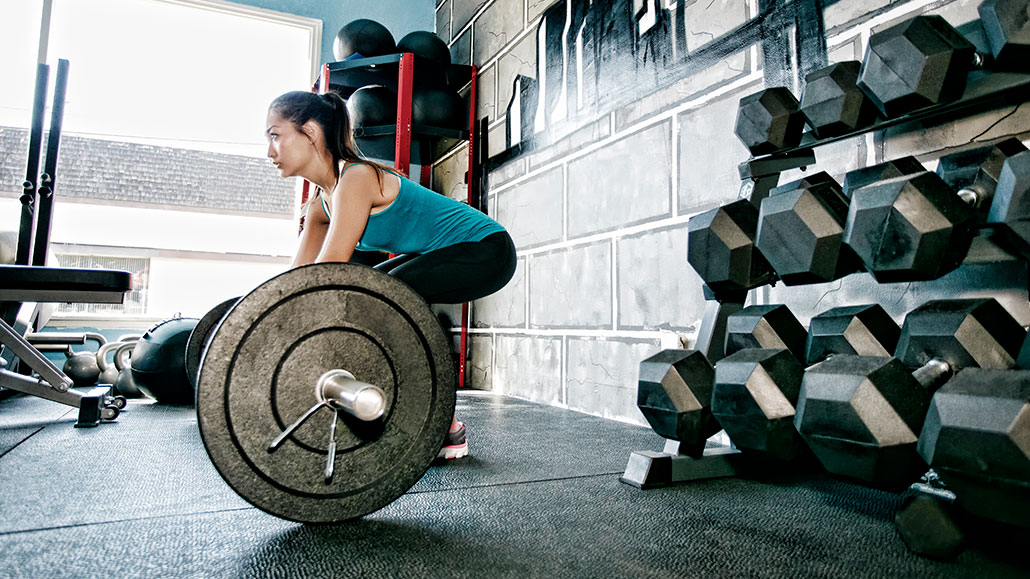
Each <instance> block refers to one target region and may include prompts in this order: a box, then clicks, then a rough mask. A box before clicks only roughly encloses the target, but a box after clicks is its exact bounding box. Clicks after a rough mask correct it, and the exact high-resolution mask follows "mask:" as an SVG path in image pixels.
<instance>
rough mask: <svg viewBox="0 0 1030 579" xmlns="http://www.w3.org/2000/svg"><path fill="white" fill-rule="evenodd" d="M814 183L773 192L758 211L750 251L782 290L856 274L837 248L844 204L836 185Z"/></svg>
mask: <svg viewBox="0 0 1030 579" xmlns="http://www.w3.org/2000/svg"><path fill="white" fill-rule="evenodd" d="M823 175H825V173H823ZM814 181H815V182H813V183H811V184H805V185H802V186H800V187H798V188H796V189H794V190H783V189H781V188H780V187H777V188H776V189H774V190H773V191H774V192H775V193H774V194H770V195H769V196H768V197H766V198H765V199H763V200H762V205H761V208H760V209H759V212H758V233H757V235H756V236H755V246H756V247H758V250H759V251H760V252H762V255H763V256H765V258H766V259H767V260H768V261H769V264H770V265H772V267H773V269H775V270H776V273H777V275H779V277H780V279H781V280H783V283H784V284H786V285H798V284H808V283H822V282H827V281H832V280H835V279H839V278H841V277H844V276H845V275H848V274H850V273H854V272H855V271H856V270H858V269H859V263H858V260H857V258H855V257H854V255H853V254H852V253H851V251H850V250H847V249H845V248H844V247H843V244H842V240H843V236H844V223H845V221H846V220H847V216H848V205H847V200H846V199H845V198H844V194H843V193H841V189H840V186H839V185H837V183H836V181H833V179H832V178H830V177H829V176H828V175H826V178H825V179H822V180H814ZM842 250H843V251H842Z"/></svg>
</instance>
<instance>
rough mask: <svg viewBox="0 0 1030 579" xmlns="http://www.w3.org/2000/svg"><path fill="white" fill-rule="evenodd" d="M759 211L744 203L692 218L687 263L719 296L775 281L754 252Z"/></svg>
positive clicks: (732, 204) (771, 271) (736, 203)
mask: <svg viewBox="0 0 1030 579" xmlns="http://www.w3.org/2000/svg"><path fill="white" fill-rule="evenodd" d="M757 227H758V209H757V208H756V207H755V206H754V205H752V204H751V203H750V202H748V201H747V200H744V199H741V200H740V201H735V202H733V203H730V204H729V205H724V206H722V207H718V208H716V209H712V210H710V211H706V212H704V213H700V214H698V215H695V216H693V217H691V218H690V221H689V222H688V223H687V261H688V262H690V265H691V266H693V268H694V270H695V271H697V274H698V275H699V276H701V279H702V280H704V282H705V284H707V285H708V287H709V288H711V290H712V291H713V292H715V293H716V294H719V293H722V292H738V291H743V290H749V289H752V288H756V287H758V286H761V285H764V284H766V283H769V282H770V281H772V280H773V279H775V274H774V273H773V270H772V267H770V266H769V262H768V261H766V259H765V258H764V257H762V254H761V253H759V252H758V250H757V249H755V230H756V229H757Z"/></svg>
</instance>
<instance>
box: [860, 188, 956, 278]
mask: <svg viewBox="0 0 1030 579" xmlns="http://www.w3.org/2000/svg"><path fill="white" fill-rule="evenodd" d="M972 229H973V209H972V208H971V207H969V205H967V204H966V203H965V202H963V201H962V200H961V199H960V198H959V197H958V195H956V194H955V192H954V191H953V190H952V189H951V188H949V187H948V185H947V184H946V183H944V181H943V180H941V178H940V177H938V176H937V174H935V173H930V172H925V171H924V172H922V173H917V174H915V175H904V176H901V177H896V178H894V179H890V180H888V181H883V182H881V183H877V184H875V185H867V186H865V187H862V188H859V189H856V190H855V191H854V192H853V193H852V197H851V204H850V206H849V208H848V221H847V224H846V225H845V227H844V243H846V244H847V245H848V246H849V247H850V248H851V249H852V250H853V251H854V252H855V254H857V255H858V257H859V259H861V260H862V263H863V264H865V268H866V270H868V271H869V272H870V273H872V274H873V277H875V278H876V280H877V281H880V282H898V281H918V280H929V279H936V278H938V277H940V276H942V275H944V274H946V273H948V272H949V271H951V270H953V269H955V268H956V267H957V266H958V264H959V263H961V262H962V260H963V259H964V258H965V255H966V252H968V251H969V244H970V242H971V240H972Z"/></svg>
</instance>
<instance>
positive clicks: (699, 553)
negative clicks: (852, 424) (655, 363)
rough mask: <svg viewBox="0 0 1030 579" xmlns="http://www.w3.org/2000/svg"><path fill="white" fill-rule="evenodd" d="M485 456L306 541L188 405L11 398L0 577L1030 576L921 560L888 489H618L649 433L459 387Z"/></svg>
mask: <svg viewBox="0 0 1030 579" xmlns="http://www.w3.org/2000/svg"><path fill="white" fill-rule="evenodd" d="M458 416H459V418H460V419H461V420H463V421H464V422H465V423H466V424H467V426H468V429H469V436H470V447H471V450H472V455H471V456H470V457H468V458H465V459H459V460H456V461H451V462H449V463H447V464H439V465H434V466H432V467H431V468H430V470H429V472H428V473H426V475H425V477H423V479H422V480H421V481H420V482H419V483H418V484H416V485H415V487H414V488H412V489H411V490H410V491H409V492H408V493H407V494H405V495H404V496H402V497H401V498H400V499H399V500H397V501H396V502H394V503H393V504H391V505H389V506H387V507H386V508H384V509H382V510H380V511H378V512H376V513H374V514H372V515H369V516H367V517H365V518H363V519H359V520H355V521H351V522H347V523H344V524H340V525H333V526H327V525H322V526H305V525H300V524H296V523H291V522H287V521H284V520H281V519H278V518H275V517H272V516H270V515H268V514H265V513H264V512H262V511H260V510H258V509H256V508H254V507H251V506H250V505H249V504H248V503H246V502H245V501H243V499H241V498H239V497H238V496H237V495H236V494H235V493H234V492H233V491H232V490H231V489H229V487H228V486H226V484H225V483H224V482H223V481H222V480H221V478H220V477H219V475H218V474H217V472H216V471H215V469H214V467H213V466H212V464H211V462H210V461H209V459H208V457H207V455H206V453H205V451H204V448H203V445H202V444H201V441H200V435H199V432H198V429H197V421H196V415H195V411H194V410H193V409H191V408H183V407H166V406H159V405H155V404H150V403H146V402H142V401H130V403H129V406H128V408H127V409H126V411H125V412H124V413H123V414H122V415H121V416H120V417H119V418H118V420H117V422H114V423H108V424H102V425H101V426H100V427H98V428H87V429H78V428H74V427H73V423H74V421H75V410H73V409H70V408H68V407H65V406H61V405H59V404H56V403H53V402H49V401H46V400H42V399H38V398H32V397H26V396H21V395H17V396H14V397H11V398H7V399H5V400H2V401H0V577H11V578H13V577H31V578H41V577H100V576H113V577H359V576H367V577H434V578H437V577H439V578H446V577H485V578H489V577H634V578H635V577H662V578H670V577H705V578H714V577H833V578H838V577H949V578H951V577H1010V576H1011V577H1016V576H1020V577H1027V576H1030V574H1028V571H1030V566H1028V562H1027V561H1028V560H1027V553H1026V543H1024V542H1023V541H1024V540H1025V539H1018V540H1017V539H1014V538H1012V537H1011V536H1000V537H999V536H996V535H998V534H997V533H992V534H986V535H982V536H981V535H978V536H977V540H976V542H975V543H974V544H973V545H972V546H971V547H970V548H968V549H966V550H965V551H964V552H963V553H962V554H961V555H960V556H959V557H958V558H957V559H956V560H955V561H951V562H940V561H933V560H929V559H924V558H920V557H918V556H916V555H913V554H911V553H909V552H908V551H907V550H906V548H905V546H904V544H903V543H902V542H901V540H900V539H899V538H898V536H897V534H896V532H895V530H894V526H893V524H892V522H891V519H892V516H893V512H894V510H895V509H896V507H897V505H898V497H897V496H896V495H893V494H889V493H884V492H880V491H874V490H870V489H866V488H863V487H860V486H857V485H853V484H849V483H846V482H841V481H837V480H834V479H832V478H830V477H827V476H822V475H812V474H809V475H805V476H800V475H798V474H796V473H790V472H780V473H770V474H768V475H764V476H762V477H760V478H749V479H743V478H725V479H716V480H708V481H701V482H693V483H688V484H683V485H679V486H675V487H668V488H662V489H652V490H647V491H641V490H639V489H636V488H634V487H631V486H628V485H625V484H623V483H620V482H619V480H618V479H619V476H620V475H621V474H622V472H623V470H624V469H625V466H626V461H627V459H628V457H629V454H630V452H631V451H634V450H661V448H662V446H663V445H662V439H661V438H659V437H658V436H657V435H656V434H654V433H653V432H652V431H651V430H650V429H648V428H642V427H639V426H634V425H629V424H624V423H619V422H615V421H611V420H605V419H602V418H598V417H594V416H588V415H585V414H581V413H577V412H573V411H569V410H564V409H560V408H555V407H549V406H543V405H539V404H534V403H530V402H526V401H523V400H518V399H513V398H508V397H504V396H500V395H496V394H492V393H486V392H477V391H462V392H461V393H459V399H458Z"/></svg>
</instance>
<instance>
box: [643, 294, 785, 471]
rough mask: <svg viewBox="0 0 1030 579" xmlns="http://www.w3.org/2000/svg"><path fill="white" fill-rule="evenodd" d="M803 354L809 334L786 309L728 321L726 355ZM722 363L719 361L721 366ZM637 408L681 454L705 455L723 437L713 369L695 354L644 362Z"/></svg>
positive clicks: (669, 354) (750, 312) (749, 311)
mask: <svg viewBox="0 0 1030 579" xmlns="http://www.w3.org/2000/svg"><path fill="white" fill-rule="evenodd" d="M787 343H789V345H790V346H791V347H793V348H794V351H795V352H798V353H803V351H804V344H805V329H804V327H802V326H801V324H800V323H799V322H798V321H797V319H796V318H795V317H794V315H793V314H792V313H791V312H790V310H788V309H787V307H786V306H749V307H747V308H744V309H743V310H741V311H740V312H737V313H736V314H733V315H731V316H729V318H728V319H727V335H726V344H727V348H728V349H729V350H728V351H735V350H737V349H743V348H749V349H752V348H755V347H763V346H765V347H769V348H783V347H786V344H787ZM720 363H721V361H720ZM638 376H639V378H638V381H637V407H638V408H639V409H640V412H641V413H642V414H643V415H644V418H645V419H646V420H647V422H648V424H650V425H651V428H652V429H653V430H654V431H655V432H656V433H658V434H659V435H661V436H662V437H664V438H667V439H669V440H675V441H679V443H680V444H679V452H680V453H681V454H685V455H688V456H692V457H694V458H700V457H701V456H702V455H703V454H704V449H705V441H706V440H707V439H708V438H710V437H711V436H712V435H714V434H716V433H717V432H719V430H720V429H721V428H720V425H719V421H717V420H716V419H715V417H714V416H713V415H712V389H713V387H714V384H715V367H713V365H712V363H711V362H710V361H709V360H708V357H707V356H705V355H704V353H702V352H700V351H697V350H685V349H667V350H662V351H660V352H658V353H656V354H654V355H652V356H649V357H648V358H645V359H644V360H642V361H641V362H640V367H639V374H638Z"/></svg>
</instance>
